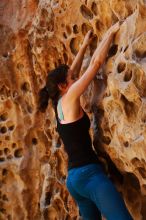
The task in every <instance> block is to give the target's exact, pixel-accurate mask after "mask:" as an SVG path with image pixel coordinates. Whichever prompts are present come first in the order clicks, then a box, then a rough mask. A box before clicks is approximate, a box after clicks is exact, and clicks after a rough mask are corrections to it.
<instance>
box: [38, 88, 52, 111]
mask: <svg viewBox="0 0 146 220" xmlns="http://www.w3.org/2000/svg"><path fill="white" fill-rule="evenodd" d="M48 100H49V93H48V90H47V87H46V86H45V87H44V88H42V89H41V90H40V91H39V107H38V109H39V110H40V111H41V112H45V110H46V108H47V105H48Z"/></svg>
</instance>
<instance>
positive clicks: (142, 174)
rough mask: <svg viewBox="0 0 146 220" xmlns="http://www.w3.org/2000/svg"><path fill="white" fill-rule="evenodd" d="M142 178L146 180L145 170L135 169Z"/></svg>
mask: <svg viewBox="0 0 146 220" xmlns="http://www.w3.org/2000/svg"><path fill="white" fill-rule="evenodd" d="M137 169H138V171H139V173H140V175H141V176H142V178H144V179H146V170H145V169H144V168H143V167H138V168H137Z"/></svg>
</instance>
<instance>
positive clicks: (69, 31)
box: [66, 25, 72, 35]
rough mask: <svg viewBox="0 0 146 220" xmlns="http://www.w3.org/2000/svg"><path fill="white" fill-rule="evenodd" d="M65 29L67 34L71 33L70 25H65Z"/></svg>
mask: <svg viewBox="0 0 146 220" xmlns="http://www.w3.org/2000/svg"><path fill="white" fill-rule="evenodd" d="M66 31H67V33H68V34H69V35H70V34H71V33H72V31H71V28H70V26H68V25H66Z"/></svg>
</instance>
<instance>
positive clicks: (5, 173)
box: [2, 168, 8, 176]
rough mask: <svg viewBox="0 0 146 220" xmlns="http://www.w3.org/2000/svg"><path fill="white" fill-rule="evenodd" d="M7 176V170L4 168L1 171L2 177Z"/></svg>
mask: <svg viewBox="0 0 146 220" xmlns="http://www.w3.org/2000/svg"><path fill="white" fill-rule="evenodd" d="M7 174H8V170H7V169H5V168H4V169H3V171H2V175H3V176H6V175H7Z"/></svg>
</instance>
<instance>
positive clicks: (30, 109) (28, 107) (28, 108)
mask: <svg viewBox="0 0 146 220" xmlns="http://www.w3.org/2000/svg"><path fill="white" fill-rule="evenodd" d="M27 111H28V113H30V114H31V113H32V112H33V108H32V106H30V105H29V104H27Z"/></svg>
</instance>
